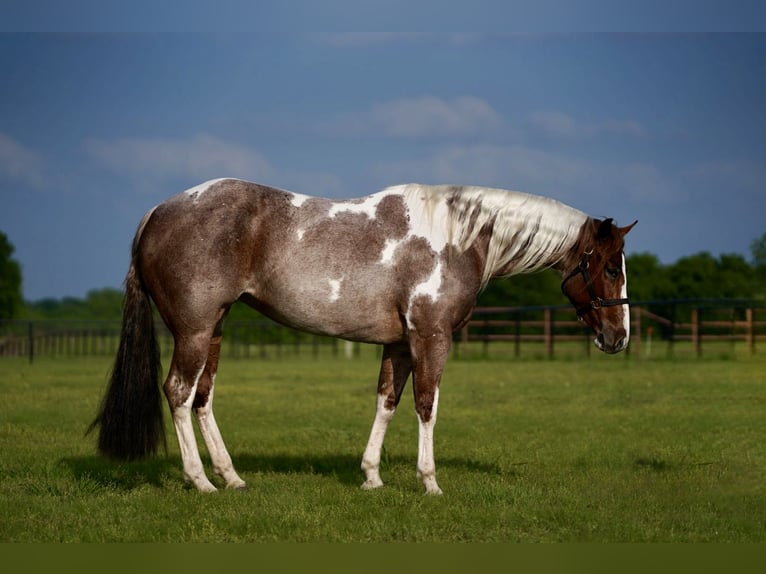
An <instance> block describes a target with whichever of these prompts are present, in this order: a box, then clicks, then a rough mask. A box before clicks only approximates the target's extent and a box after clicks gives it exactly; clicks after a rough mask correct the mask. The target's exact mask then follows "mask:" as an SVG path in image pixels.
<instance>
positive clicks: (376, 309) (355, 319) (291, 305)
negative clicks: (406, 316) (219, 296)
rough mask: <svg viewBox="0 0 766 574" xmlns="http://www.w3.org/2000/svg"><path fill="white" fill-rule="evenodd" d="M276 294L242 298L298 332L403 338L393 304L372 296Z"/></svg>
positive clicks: (366, 340)
mask: <svg viewBox="0 0 766 574" xmlns="http://www.w3.org/2000/svg"><path fill="white" fill-rule="evenodd" d="M286 295H288V294H286V293H282V294H280V296H277V297H263V296H260V297H252V298H250V297H243V300H244V301H245V302H246V303H248V304H249V305H251V306H252V307H254V308H255V309H257V310H258V311H260V312H261V313H263V314H264V315H266V316H267V317H269V318H271V319H273V320H275V321H277V322H279V323H281V324H283V325H286V326H288V327H292V328H294V329H298V330H299V331H304V332H308V333H314V334H317V335H328V336H331V337H340V338H342V339H347V340H350V341H359V342H364V343H392V342H395V341H401V340H403V339H405V338H406V335H407V333H406V327H405V323H404V321H403V320H402V318H401V316H400V314H399V312H398V311H397V308H396V306H395V305H392V304H390V303H388V304H386V303H384V302H383V301H381V300H374V299H373V298H364V299H362V300H360V299H358V298H357V299H356V300H354V301H343V300H342V298H341V297H338V298H337V299H336V300H332V299H333V297H329V296H328V297H316V296H313V294H310V293H306V292H303V293H301V292H298V293H297V294H295V293H293V294H289V295H288V296H286Z"/></svg>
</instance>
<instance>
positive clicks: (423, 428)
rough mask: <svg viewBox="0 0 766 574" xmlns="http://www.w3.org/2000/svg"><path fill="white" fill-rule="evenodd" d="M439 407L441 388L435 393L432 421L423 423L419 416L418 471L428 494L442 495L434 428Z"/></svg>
mask: <svg viewBox="0 0 766 574" xmlns="http://www.w3.org/2000/svg"><path fill="white" fill-rule="evenodd" d="M438 405H439V388H438V387H437V389H436V392H435V393H434V406H433V409H432V410H431V419H430V420H428V421H427V422H423V421H422V420H421V419H420V415H418V423H419V425H418V469H417V476H418V478H419V479H420V480H421V481H422V482H423V486H425V487H426V494H442V489H441V488H439V485H438V484H437V483H436V463H435V462H434V426H435V425H436V411H437V407H438Z"/></svg>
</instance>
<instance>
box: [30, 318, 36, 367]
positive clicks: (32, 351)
mask: <svg viewBox="0 0 766 574" xmlns="http://www.w3.org/2000/svg"><path fill="white" fill-rule="evenodd" d="M34 361H35V330H34V323H32V321H30V322H29V364H30V365H31V364H32V363H34Z"/></svg>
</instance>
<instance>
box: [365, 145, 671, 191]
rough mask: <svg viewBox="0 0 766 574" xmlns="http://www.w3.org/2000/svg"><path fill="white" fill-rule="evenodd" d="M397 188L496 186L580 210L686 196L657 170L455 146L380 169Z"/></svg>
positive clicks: (515, 149)
mask: <svg viewBox="0 0 766 574" xmlns="http://www.w3.org/2000/svg"><path fill="white" fill-rule="evenodd" d="M375 175H376V177H377V178H378V179H383V180H385V181H395V182H402V183H403V182H410V181H414V182H419V183H446V184H465V185H485V186H495V187H501V188H506V189H515V190H518V191H527V192H530V193H537V194H541V195H551V196H553V197H557V198H558V199H561V200H562V201H566V202H568V203H570V204H571V205H575V206H587V205H591V206H596V205H599V204H601V203H608V204H611V205H615V204H619V203H623V202H642V203H646V204H673V203H676V202H678V201H679V200H680V199H682V198H683V197H684V196H685V193H684V191H683V190H682V189H680V188H679V187H678V186H677V185H676V184H675V183H674V181H673V178H671V177H668V176H667V175H666V174H664V173H662V172H661V170H659V169H658V168H657V167H656V166H653V165H651V164H645V163H638V162H633V163H618V164H597V163H594V162H592V161H589V160H583V159H579V158H574V157H569V156H567V155H563V154H557V153H551V152H547V151H543V150H540V149H535V148H530V147H527V146H523V145H511V146H494V145H476V146H452V147H446V148H442V149H439V150H437V151H435V152H434V153H433V154H432V155H430V156H428V157H425V158H421V159H416V160H405V161H400V162H391V163H388V164H385V165H382V166H380V167H379V168H377V169H376V171H375Z"/></svg>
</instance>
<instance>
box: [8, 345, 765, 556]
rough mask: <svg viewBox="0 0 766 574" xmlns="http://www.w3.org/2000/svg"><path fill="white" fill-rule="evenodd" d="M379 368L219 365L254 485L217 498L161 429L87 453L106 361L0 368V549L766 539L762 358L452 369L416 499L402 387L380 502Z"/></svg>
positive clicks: (459, 364)
mask: <svg viewBox="0 0 766 574" xmlns="http://www.w3.org/2000/svg"><path fill="white" fill-rule="evenodd" d="M375 354H376V353H375V352H374V351H369V350H365V351H364V352H362V353H361V355H360V356H359V357H357V358H355V359H352V360H346V359H343V358H340V357H339V358H336V359H333V358H331V357H320V358H318V359H312V358H310V357H305V358H301V359H298V360H296V359H292V360H284V361H277V360H257V359H252V360H247V361H246V360H231V359H224V360H223V361H222V365H221V369H220V372H219V377H218V382H219V384H218V387H217V389H216V416H217V419H218V422H219V424H220V426H221V430H222V432H223V434H224V438H225V439H226V442H227V445H228V447H229V450H230V452H231V454H232V457H233V459H234V464H235V466H236V467H237V469H238V471H239V473H240V475H241V476H242V477H243V478H244V479H245V480H246V481H247V482H248V484H249V487H250V488H249V490H248V491H247V492H245V493H240V492H227V491H221V492H219V493H217V494H214V495H202V494H199V493H197V492H196V491H193V490H190V489H188V488H187V487H186V486H185V485H184V483H183V479H182V473H181V465H180V456H179V454H178V446H177V444H176V442H175V435H174V433H173V432H172V429H171V428H170V426H168V444H169V455H168V457H160V458H158V459H154V460H150V461H146V462H139V463H133V464H117V463H113V462H109V461H107V460H104V459H102V458H100V457H98V456H97V455H96V453H95V448H94V439H93V437H84V436H83V432H84V430H85V428H86V426H87V425H88V423H89V422H90V420H91V418H92V417H93V416H94V413H95V411H96V408H97V405H98V402H99V400H100V396H101V392H102V389H103V385H104V382H105V379H106V375H107V372H108V369H109V362H108V361H107V360H104V359H80V360H65V359H60V360H40V361H38V362H36V363H35V364H34V365H29V364H27V363H26V362H24V361H22V360H15V359H3V360H0V388H2V391H3V393H2V394H3V402H2V411H0V412H2V414H0V452H1V453H2V456H0V516H2V519H0V541H1V542H15V541H18V542H112V541H114V542H128V541H130V542H216V541H229V542H244V541H248V542H249V541H439V542H454V541H473V542H484V541H505V542H559V541H561V542H703V541H711V542H712V541H718V542H763V541H764V540H766V481H765V480H764V479H766V476H765V475H766V416H765V415H766V371H765V370H764V367H766V359H764V358H762V357H755V358H747V359H738V360H732V359H731V358H723V359H722V358H709V359H703V360H691V359H677V360H675V361H670V360H664V359H663V360H637V359H636V358H630V359H626V358H625V357H622V356H619V357H606V356H602V355H599V354H594V355H593V356H592V357H591V358H590V359H580V360H574V359H572V360H556V361H539V360H518V361H514V360H499V359H491V360H451V361H450V362H449V363H448V366H447V370H446V371H445V375H444V379H443V381H442V393H441V401H440V410H439V423H438V424H437V427H436V439H435V450H436V464H437V476H438V479H439V484H440V485H441V487H442V488H443V489H444V491H445V494H444V496H442V497H428V496H424V495H423V493H422V492H423V491H422V486H421V485H420V483H419V482H418V481H417V480H416V478H415V459H416V453H417V423H416V418H415V416H414V413H413V409H412V399H411V391H409V387H408V390H407V391H405V396H404V398H403V400H402V405H401V407H400V409H399V413H398V414H397V417H396V418H395V419H394V421H393V423H392V425H391V428H390V431H389V435H388V437H387V440H386V448H385V452H384V457H383V465H382V476H383V480H384V481H385V482H386V486H385V487H384V488H383V489H381V490H378V491H373V492H367V491H363V490H361V489H360V488H359V485H360V484H361V483H362V480H363V475H362V472H361V471H360V469H359V464H360V459H361V453H362V450H363V448H364V445H365V443H366V440H367V435H368V432H369V429H370V425H371V423H372V417H373V412H374V405H375V396H374V395H375V381H376V378H377V362H376V359H375ZM166 418H167V419H168V420H169V417H166ZM166 423H167V424H168V425H169V422H168V421H166ZM203 452H204V451H203ZM205 461H206V463H208V461H207V458H205ZM208 468H209V463H208ZM214 482H216V484H219V485H220V481H218V480H217V477H216V478H215V479H214Z"/></svg>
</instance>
